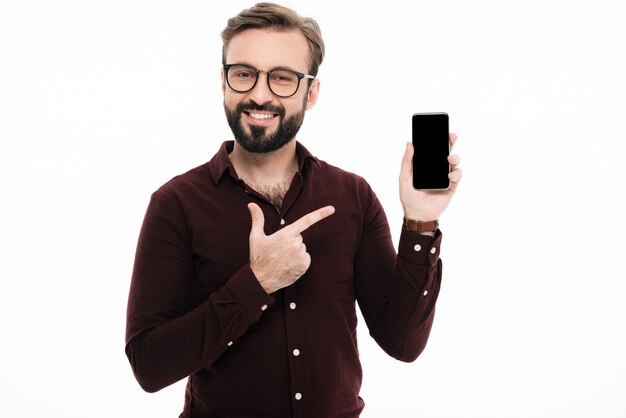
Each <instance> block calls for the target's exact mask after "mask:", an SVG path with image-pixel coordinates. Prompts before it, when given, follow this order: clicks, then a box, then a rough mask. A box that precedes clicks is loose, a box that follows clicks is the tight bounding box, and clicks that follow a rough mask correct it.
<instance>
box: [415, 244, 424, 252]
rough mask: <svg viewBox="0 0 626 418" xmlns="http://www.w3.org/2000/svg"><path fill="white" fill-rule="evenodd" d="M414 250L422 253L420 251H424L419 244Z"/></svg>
mask: <svg viewBox="0 0 626 418" xmlns="http://www.w3.org/2000/svg"><path fill="white" fill-rule="evenodd" d="M413 249H414V250H415V251H420V250H421V249H422V246H421V245H419V244H415V247H413Z"/></svg>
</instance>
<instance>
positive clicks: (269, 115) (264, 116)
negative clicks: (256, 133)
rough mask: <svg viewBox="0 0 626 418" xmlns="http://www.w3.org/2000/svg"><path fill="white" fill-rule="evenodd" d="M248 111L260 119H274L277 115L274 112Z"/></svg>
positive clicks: (251, 115)
mask: <svg viewBox="0 0 626 418" xmlns="http://www.w3.org/2000/svg"><path fill="white" fill-rule="evenodd" d="M246 113H247V114H248V116H250V117H251V118H254V119H259V120H263V119H274V116H275V115H274V114H273V113H252V112H246Z"/></svg>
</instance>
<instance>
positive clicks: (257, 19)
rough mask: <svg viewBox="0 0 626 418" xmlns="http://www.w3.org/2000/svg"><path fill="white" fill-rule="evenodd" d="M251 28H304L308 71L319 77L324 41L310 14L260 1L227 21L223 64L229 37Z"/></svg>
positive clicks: (224, 33) (231, 37)
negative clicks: (307, 47)
mask: <svg viewBox="0 0 626 418" xmlns="http://www.w3.org/2000/svg"><path fill="white" fill-rule="evenodd" d="M252 28H255V29H263V28H271V29H276V30H289V29H299V30H300V31H302V34H303V35H304V36H305V38H306V39H307V42H308V44H309V67H310V68H309V73H310V74H311V75H314V76H317V70H318V69H319V66H320V64H321V63H322V60H323V59H324V41H323V40H322V33H321V32H320V27H319V25H318V24H317V22H316V21H315V20H313V19H311V18H309V17H302V16H300V15H299V14H298V13H296V12H295V11H294V10H292V9H289V8H287V7H284V6H280V5H278V4H274V3H257V4H255V5H254V7H251V8H249V9H246V10H242V11H241V12H240V13H239V14H238V15H237V16H235V17H232V18H230V19H228V24H227V25H226V28H224V30H223V31H222V41H223V42H224V46H223V48H222V64H226V49H227V48H228V44H229V43H230V40H231V39H233V37H234V36H235V35H237V34H238V33H240V32H243V31H244V30H246V29H252Z"/></svg>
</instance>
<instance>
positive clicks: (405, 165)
mask: <svg viewBox="0 0 626 418" xmlns="http://www.w3.org/2000/svg"><path fill="white" fill-rule="evenodd" d="M412 175H413V144H411V143H410V142H407V144H406V149H405V151H404V156H403V157H402V166H401V167H400V178H401V179H406V178H411V177H412Z"/></svg>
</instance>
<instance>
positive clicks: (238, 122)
mask: <svg viewBox="0 0 626 418" xmlns="http://www.w3.org/2000/svg"><path fill="white" fill-rule="evenodd" d="M305 100H306V98H305ZM253 110H258V111H266V112H272V113H274V114H276V116H274V117H275V118H280V120H279V124H278V128H277V129H276V131H275V132H274V133H271V134H270V133H267V129H268V128H267V127H266V126H249V128H250V133H247V132H246V130H245V128H244V126H243V113H244V112H246V111H248V112H249V111H253ZM224 111H225V112H226V119H227V120H228V125H229V126H230V129H231V130H232V131H233V135H234V136H235V141H237V143H238V144H239V145H240V146H241V147H242V148H243V149H245V150H246V151H248V152H254V153H263V154H264V153H268V152H272V151H276V150H278V149H280V148H282V147H284V146H285V145H287V144H288V143H289V142H291V140H292V139H294V138H295V137H296V134H297V133H298V131H299V130H300V127H301V126H302V122H303V121H304V106H303V107H302V110H301V111H300V112H298V113H296V114H294V115H292V116H290V117H288V118H285V108H284V107H282V106H274V105H263V106H258V105H256V104H254V103H239V104H238V105H237V107H236V108H235V109H234V110H230V109H229V108H228V107H226V103H224Z"/></svg>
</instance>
